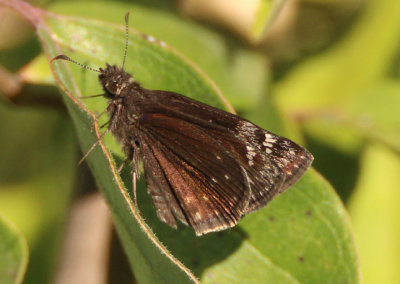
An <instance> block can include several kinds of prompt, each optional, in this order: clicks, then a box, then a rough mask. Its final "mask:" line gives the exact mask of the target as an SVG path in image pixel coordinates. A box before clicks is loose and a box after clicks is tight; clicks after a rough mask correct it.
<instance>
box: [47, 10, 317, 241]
mask: <svg viewBox="0 0 400 284" xmlns="http://www.w3.org/2000/svg"><path fill="white" fill-rule="evenodd" d="M128 17H129V13H128V14H126V17H125V22H126V36H127V37H128ZM127 42H128V41H126V47H125V54H124V60H123V64H122V67H118V66H116V65H109V64H107V65H106V67H105V68H99V70H94V71H97V72H99V73H100V74H99V81H100V84H101V85H102V87H103V89H104V94H103V96H104V97H106V98H107V99H108V101H109V104H108V107H107V110H106V111H107V112H108V114H109V117H110V120H109V123H108V130H107V132H111V133H112V134H113V135H114V136H115V137H116V138H117V140H118V141H119V143H120V144H121V145H122V147H123V150H124V152H125V154H126V155H127V157H128V159H129V160H131V161H132V162H133V170H132V174H133V180H134V181H133V183H134V185H135V184H136V179H137V177H138V176H139V169H138V164H139V161H142V162H143V166H144V174H145V179H146V184H147V191H148V193H149V194H150V195H151V198H152V202H153V205H154V207H155V210H156V213H157V216H158V218H159V219H160V220H161V221H163V222H165V223H166V224H168V225H170V226H171V227H173V228H177V221H178V220H179V221H180V222H182V223H183V224H186V225H189V226H191V227H192V228H193V229H194V231H195V234H196V235H197V236H200V235H203V234H206V233H209V232H214V231H220V230H224V229H227V228H230V227H233V226H235V225H236V224H237V223H238V222H239V220H240V219H241V218H242V217H243V216H244V215H246V214H249V213H251V212H253V211H256V210H258V209H260V208H262V207H264V206H265V205H266V204H267V203H268V202H270V201H271V200H272V199H273V198H274V197H275V196H276V195H278V194H280V193H282V192H284V191H286V190H287V189H288V188H289V187H291V186H292V185H293V184H295V183H296V182H297V181H298V180H299V179H300V177H301V176H302V175H303V174H304V173H305V171H306V170H307V169H308V168H309V166H310V165H311V163H312V161H313V156H312V154H311V153H310V152H308V151H307V150H306V149H304V148H303V147H301V146H299V145H297V144H296V143H294V142H293V141H291V140H289V139H287V138H284V137H281V136H278V135H276V134H273V133H271V132H269V131H267V130H265V129H262V128H261V127H258V126H257V125H255V124H253V123H252V122H250V121H248V120H246V119H244V118H241V117H240V116H237V115H235V114H232V113H229V112H226V111H223V110H220V109H217V108H215V107H212V106H209V105H207V104H204V103H201V102H199V101H196V100H193V99H191V98H188V97H185V96H183V95H181V94H178V93H174V92H169V91H162V90H150V89H146V88H144V87H142V86H141V85H140V84H139V83H138V82H136V81H135V80H134V78H133V77H132V76H131V75H130V74H129V73H127V72H125V70H124V63H125V57H126V50H127ZM58 59H62V60H68V61H71V62H74V63H77V62H75V61H73V60H72V59H70V58H69V57H67V56H65V55H59V56H56V57H55V58H53V60H52V61H54V60H58ZM77 64H79V63H77ZM79 65H81V64H79ZM84 67H85V66H84ZM88 69H91V70H93V69H92V68H88ZM134 193H135V196H136V187H135V186H134Z"/></svg>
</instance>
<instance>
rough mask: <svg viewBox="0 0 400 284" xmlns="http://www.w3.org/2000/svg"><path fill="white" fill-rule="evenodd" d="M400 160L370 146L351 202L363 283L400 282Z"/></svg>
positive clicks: (365, 154) (391, 153)
mask: <svg viewBox="0 0 400 284" xmlns="http://www.w3.org/2000/svg"><path fill="white" fill-rule="evenodd" d="M399 172H400V158H399V156H398V155H397V154H396V153H394V152H393V151H391V150H390V149H388V147H385V146H383V145H382V144H378V143H371V144H370V145H369V146H368V147H366V150H365V152H364V155H363V156H362V160H361V169H360V176H359V179H358V181H357V185H356V189H355V191H354V194H353V195H352V197H351V200H350V202H349V212H350V214H351V217H352V222H353V226H354V233H355V236H356V240H357V245H358V248H359V252H360V261H361V263H362V264H363V265H362V267H361V270H362V273H363V278H364V283H366V284H374V283H399V282H400V271H399V266H400V247H399V240H400V223H399V219H400V207H399V204H398V202H399V200H400V191H399V188H400V179H399Z"/></svg>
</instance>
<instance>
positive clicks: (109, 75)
mask: <svg viewBox="0 0 400 284" xmlns="http://www.w3.org/2000/svg"><path fill="white" fill-rule="evenodd" d="M100 72H101V73H100V75H99V80H100V83H101V85H102V86H103V89H104V91H105V93H104V95H105V97H107V98H108V99H109V100H110V101H109V105H108V107H107V112H108V113H109V116H110V122H109V126H108V127H109V129H110V130H111V132H112V133H113V134H114V135H115V136H116V138H117V139H118V140H119V142H120V143H121V144H122V145H123V148H124V150H125V152H126V153H127V154H128V155H130V153H131V151H132V145H131V144H132V142H133V141H135V140H136V137H135V136H136V135H135V133H136V128H137V122H138V118H139V116H140V113H139V109H138V108H136V107H135V101H136V100H139V101H140V100H141V98H140V97H141V93H142V92H141V90H142V88H141V86H140V85H139V84H138V83H137V82H135V80H134V79H133V77H132V75H130V74H129V73H127V72H125V71H124V70H123V69H122V68H119V67H117V66H116V65H109V64H107V66H106V68H105V69H102V68H100Z"/></svg>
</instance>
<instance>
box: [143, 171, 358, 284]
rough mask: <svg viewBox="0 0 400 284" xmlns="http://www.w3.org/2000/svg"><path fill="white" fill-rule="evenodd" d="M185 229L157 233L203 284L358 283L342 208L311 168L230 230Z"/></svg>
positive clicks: (356, 259)
mask: <svg viewBox="0 0 400 284" xmlns="http://www.w3.org/2000/svg"><path fill="white" fill-rule="evenodd" d="M148 210H151V209H150V208H149V209H148ZM153 211H154V210H153ZM147 214H149V215H150V212H146V215H147ZM149 215H147V216H149ZM153 220H154V221H153ZM150 221H151V222H149V224H151V227H153V226H156V220H155V219H150ZM152 222H154V224H153V223H152ZM189 231H190V229H186V230H185V231H183V232H182V233H181V234H180V236H179V238H177V237H176V233H175V232H174V231H172V232H171V231H166V230H164V231H161V230H160V232H159V233H158V234H159V237H160V238H161V239H162V240H163V242H164V243H165V244H166V245H167V247H168V248H170V249H171V251H173V252H174V255H175V256H177V257H178V258H179V259H181V260H182V261H183V262H184V263H187V264H188V265H189V266H190V267H192V269H193V271H194V272H195V274H196V275H201V280H202V282H204V283H243V282H245V283H321V279H324V281H326V283H359V282H360V275H359V270H358V258H357V254H356V250H355V244H354V240H353V237H352V231H351V228H350V222H349V218H348V216H347V213H346V211H345V209H344V207H343V204H342V203H341V201H340V200H339V198H338V197H337V195H336V194H335V192H334V191H333V189H332V187H331V186H330V185H329V184H328V183H327V182H326V181H325V180H324V179H323V178H321V177H320V176H319V175H318V174H317V173H316V172H315V171H312V170H311V171H309V173H307V174H306V175H305V176H304V177H303V178H302V179H301V180H300V181H299V182H298V183H297V184H296V185H295V186H293V187H292V188H291V189H289V190H288V191H287V192H286V193H284V194H282V195H280V196H278V197H276V198H275V199H274V200H273V201H271V203H270V204H268V206H266V207H265V208H263V209H261V210H260V211H258V212H256V213H252V214H250V215H248V216H246V217H245V218H244V219H243V220H242V221H241V222H240V223H239V225H238V226H237V227H235V228H234V229H232V230H228V231H224V232H220V233H218V234H211V235H207V236H205V237H202V238H195V239H193V238H192V237H191V236H190V234H189ZM189 248H190V249H189Z"/></svg>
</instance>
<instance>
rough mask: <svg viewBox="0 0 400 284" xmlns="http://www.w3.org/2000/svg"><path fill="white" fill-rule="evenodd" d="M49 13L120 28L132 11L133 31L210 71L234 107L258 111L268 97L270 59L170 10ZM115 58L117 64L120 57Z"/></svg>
mask: <svg viewBox="0 0 400 284" xmlns="http://www.w3.org/2000/svg"><path fill="white" fill-rule="evenodd" d="M51 9H52V11H55V12H58V13H62V14H65V15H74V16H77V15H79V16H82V17H88V18H95V19H99V20H102V21H110V22H112V23H115V24H119V25H121V24H122V21H121V19H123V15H124V14H125V13H126V12H128V11H129V12H131V23H130V27H134V28H135V29H137V30H138V31H141V32H144V33H146V34H148V35H151V36H153V37H155V38H157V39H161V40H163V41H165V42H166V43H168V44H169V45H171V46H173V47H174V48H176V49H177V50H178V51H179V52H181V53H182V54H184V56H185V57H187V58H189V59H190V60H191V61H192V62H194V63H195V64H196V65H197V66H199V67H200V68H201V69H202V70H204V72H206V74H207V76H209V77H210V78H211V79H212V80H213V81H214V82H215V83H216V84H217V85H218V87H219V88H220V89H221V90H222V91H223V93H224V95H225V96H226V97H227V98H228V99H229V102H230V103H232V105H234V106H237V107H240V108H246V107H250V106H254V105H256V104H258V102H259V100H260V99H261V98H262V97H263V96H264V94H265V91H266V90H265V88H266V84H267V82H268V79H269V67H268V66H269V64H268V59H267V58H266V56H264V55H262V54H261V53H260V52H257V51H254V50H251V49H248V48H244V47H243V46H242V45H240V43H239V42H237V41H235V40H232V39H230V38H228V37H225V36H222V35H221V33H217V32H215V30H213V29H211V28H206V27H204V26H201V25H199V24H196V23H195V22H193V21H190V20H188V19H184V18H181V17H179V16H177V15H176V14H174V13H172V12H170V11H165V10H161V9H156V8H148V7H145V6H139V5H134V4H126V3H121V2H113V3H112V4H110V3H102V4H101V5H100V4H97V3H96V5H93V4H91V3H88V2H77V3H74V5H71V4H69V3H55V4H54V5H52V6H51ZM150 19H151V20H150ZM120 47H121V49H122V48H123V47H122V46H120ZM116 56H117V58H118V59H119V60H118V61H117V62H118V63H119V62H120V61H121V60H120V56H121V53H118V54H116ZM127 61H128V62H129V63H130V64H133V65H134V66H136V64H137V62H135V61H134V58H132V56H131V55H130V53H129V52H128V58H127ZM134 68H136V67H134ZM135 70H136V69H135Z"/></svg>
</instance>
